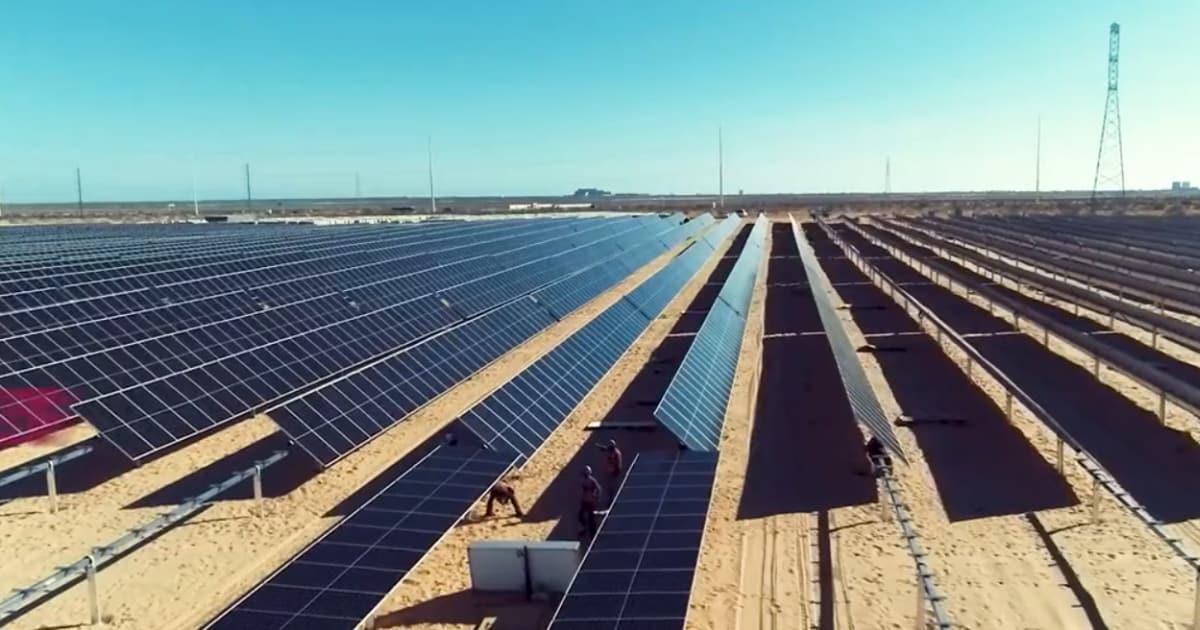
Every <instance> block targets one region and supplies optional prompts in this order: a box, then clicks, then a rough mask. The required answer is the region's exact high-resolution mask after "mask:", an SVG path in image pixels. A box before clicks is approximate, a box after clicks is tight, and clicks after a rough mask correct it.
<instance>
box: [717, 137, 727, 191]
mask: <svg viewBox="0 0 1200 630" xmlns="http://www.w3.org/2000/svg"><path fill="white" fill-rule="evenodd" d="M717 198H718V199H719V200H720V204H721V207H722V208H724V207H725V143H724V142H723V140H722V138H721V128H720V127H717Z"/></svg>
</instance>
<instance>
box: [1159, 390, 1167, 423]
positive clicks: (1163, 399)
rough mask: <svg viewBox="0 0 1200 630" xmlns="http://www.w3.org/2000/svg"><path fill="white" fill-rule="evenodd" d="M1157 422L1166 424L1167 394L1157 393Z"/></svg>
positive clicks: (1163, 392)
mask: <svg viewBox="0 0 1200 630" xmlns="http://www.w3.org/2000/svg"><path fill="white" fill-rule="evenodd" d="M1158 421H1159V422H1161V423H1163V424H1166V423H1167V392H1165V391H1159V392H1158Z"/></svg>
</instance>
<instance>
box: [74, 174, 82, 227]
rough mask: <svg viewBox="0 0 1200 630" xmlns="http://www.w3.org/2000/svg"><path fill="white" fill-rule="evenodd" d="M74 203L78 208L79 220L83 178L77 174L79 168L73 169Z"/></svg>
mask: <svg viewBox="0 0 1200 630" xmlns="http://www.w3.org/2000/svg"><path fill="white" fill-rule="evenodd" d="M75 203H76V204H77V205H78V207H79V218H80V219H82V218H83V178H82V176H80V174H79V167H78V166H76V167H75Z"/></svg>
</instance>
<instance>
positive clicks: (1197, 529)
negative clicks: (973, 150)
mask: <svg viewBox="0 0 1200 630" xmlns="http://www.w3.org/2000/svg"><path fill="white" fill-rule="evenodd" d="M968 268H970V269H973V270H977V268H976V267H975V266H974V265H970V264H969V265H968ZM1004 284H1005V286H1007V287H1009V288H1011V289H1014V290H1017V291H1019V292H1020V293H1022V294H1023V295H1027V296H1029V297H1032V298H1035V299H1039V300H1041V301H1043V302H1046V303H1047V304H1051V305H1054V306H1058V307H1059V308H1062V309H1064V310H1067V311H1069V312H1072V313H1075V314H1078V315H1080V316H1083V317H1086V318H1088V319H1091V320H1092V321H1095V322H1096V323H1098V324H1101V325H1103V326H1105V327H1108V328H1109V329H1111V330H1115V331H1117V332H1121V333H1123V334H1126V335H1129V336H1130V337H1133V338H1134V339H1136V340H1138V341H1140V342H1141V343H1143V344H1145V345H1146V346H1148V347H1149V346H1152V345H1153V346H1154V347H1156V348H1158V349H1159V350H1160V351H1162V352H1163V353H1164V354H1166V355H1168V356H1171V357H1174V358H1176V359H1179V360H1181V361H1184V362H1186V363H1190V364H1192V365H1200V353H1197V352H1195V351H1193V350H1191V349H1189V348H1186V347H1183V346H1180V345H1178V344H1175V343H1173V342H1171V341H1168V340H1164V339H1162V338H1159V339H1157V340H1155V339H1154V335H1153V334H1152V333H1151V332H1150V331H1147V330H1145V329H1143V328H1139V327H1137V326H1134V325H1132V324H1129V323H1126V322H1122V321H1120V320H1114V321H1112V322H1110V321H1109V318H1108V316H1107V315H1104V314H1102V313H1098V312H1095V311H1092V310H1089V309H1087V308H1084V307H1082V306H1079V305H1078V304H1075V303H1074V302H1069V301H1066V300H1060V299H1054V298H1049V297H1046V296H1045V295H1042V294H1041V293H1039V292H1037V291H1034V290H1032V289H1030V288H1029V287H1023V286H1018V285H1017V284H1016V283H1011V282H1005V283H1004ZM959 293H960V294H963V295H965V294H964V293H963V292H962V291H959ZM970 299H971V300H972V301H973V302H975V303H976V304H978V305H980V306H986V301H985V300H983V299H982V298H980V297H979V296H974V295H973V296H971V297H970ZM994 308H995V310H996V311H997V312H998V313H1005V314H1007V315H1008V318H1009V319H1010V320H1014V318H1013V317H1012V314H1011V313H1010V312H1009V311H1007V310H1005V309H1004V308H1003V307H1000V306H996V307H994ZM1019 328H1020V329H1021V330H1022V331H1023V332H1025V333H1026V334H1028V335H1030V336H1031V337H1034V338H1037V339H1040V338H1042V336H1043V332H1044V331H1043V330H1042V329H1041V328H1040V327H1038V326H1037V325H1036V324H1033V323H1032V322H1029V321H1028V320H1025V319H1022V320H1020V322H1019ZM1049 340H1050V343H1049V345H1048V346H1047V347H1048V348H1050V349H1051V350H1052V351H1054V352H1055V353H1056V354H1058V355H1059V356H1062V357H1064V358H1066V359H1068V360H1070V361H1071V362H1073V363H1075V364H1076V365H1079V366H1081V367H1085V368H1087V369H1092V367H1093V362H1092V359H1091V357H1090V355H1088V354H1087V353H1086V352H1084V351H1082V350H1080V349H1079V348H1077V347H1076V346H1074V345H1073V344H1071V343H1069V342H1067V341H1065V340H1063V339H1061V338H1059V337H1057V336H1055V335H1054V334H1053V333H1050V336H1049ZM1100 379H1101V381H1102V382H1104V383H1105V384H1107V385H1108V386H1109V387H1111V388H1112V389H1113V390H1115V391H1117V392H1118V393H1120V394H1121V395H1123V396H1124V397H1126V398H1128V399H1129V400H1131V401H1133V402H1134V403H1136V404H1137V405H1138V406H1139V407H1141V408H1143V409H1145V410H1147V411H1149V412H1151V413H1154V414H1157V413H1158V403H1159V396H1158V393H1157V391H1156V390H1154V389H1151V388H1148V387H1146V386H1144V385H1142V384H1141V383H1140V382H1138V381H1136V380H1134V379H1132V378H1130V377H1127V376H1125V375H1124V374H1122V373H1120V372H1118V371H1116V370H1113V369H1110V368H1107V367H1102V368H1101V372H1100ZM1165 425H1166V426H1167V427H1169V428H1170V429H1173V430H1175V431H1178V432H1181V433H1185V434H1187V435H1189V436H1190V437H1191V440H1193V441H1195V442H1200V418H1197V417H1196V416H1195V415H1193V414H1192V413H1191V412H1190V411H1188V410H1187V409H1184V408H1182V407H1179V406H1176V405H1173V404H1170V403H1168V405H1167V416H1166V422H1165ZM1171 527H1172V529H1173V530H1174V531H1176V532H1177V535H1180V536H1182V537H1183V538H1185V539H1186V540H1188V541H1190V543H1191V545H1192V547H1191V548H1192V550H1193V553H1195V552H1196V551H1198V550H1200V519H1190V520H1186V521H1182V522H1179V523H1175V524H1173V525H1172V526H1171ZM1159 544H1161V543H1159Z"/></svg>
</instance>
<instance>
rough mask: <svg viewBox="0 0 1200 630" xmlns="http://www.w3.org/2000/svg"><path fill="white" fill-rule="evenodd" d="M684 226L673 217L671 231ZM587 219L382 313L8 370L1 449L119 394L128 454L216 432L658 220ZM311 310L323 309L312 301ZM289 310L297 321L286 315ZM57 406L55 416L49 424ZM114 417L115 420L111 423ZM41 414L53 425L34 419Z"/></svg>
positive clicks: (256, 324)
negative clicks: (216, 423)
mask: <svg viewBox="0 0 1200 630" xmlns="http://www.w3.org/2000/svg"><path fill="white" fill-rule="evenodd" d="M677 221H678V218H674V219H672V220H671V221H669V222H668V223H669V224H673V223H675V222H677ZM547 223H557V222H555V221H547ZM581 223H587V224H589V225H591V226H592V227H590V228H587V229H586V230H583V231H581V232H575V231H571V232H570V233H568V234H565V235H563V236H561V237H560V238H559V239H557V240H555V241H550V242H545V243H538V244H536V245H533V246H520V247H518V248H517V249H518V250H519V251H522V252H524V255H525V256H526V257H527V258H528V260H527V261H526V263H525V264H524V265H517V266H514V267H511V268H504V267H500V266H498V265H499V263H497V262H496V261H497V260H504V261H506V262H507V263H509V264H510V265H511V264H512V263H516V262H518V261H520V260H521V259H519V258H515V256H514V255H512V253H511V250H510V251H507V252H505V251H502V252H497V253H496V255H495V256H484V257H482V258H479V259H476V260H475V263H474V266H473V269H472V271H471V273H472V274H473V275H474V276H475V277H474V278H473V279H472V280H470V281H467V282H461V280H462V278H463V274H462V273H461V272H458V271H455V272H446V275H445V276H444V281H443V284H442V285H438V284H435V282H436V279H437V278H438V271H439V270H440V271H443V272H444V271H445V269H444V268H441V267H433V268H432V269H430V270H429V272H428V273H423V275H422V277H423V278H424V280H423V282H422V283H421V284H420V285H418V288H417V289H416V290H425V291H430V293H427V294H425V295H421V296H419V297H415V298H413V299H409V300H407V301H397V302H396V303H394V304H391V305H389V306H386V307H384V308H378V309H375V310H363V309H361V308H357V307H355V306H349V307H348V308H343V309H338V310H332V309H333V308H334V307H333V306H332V305H330V304H326V303H324V302H322V303H320V304H321V305H324V306H325V308H324V309H321V310H315V311H300V312H299V313H296V312H289V313H283V312H279V311H264V312H258V313H255V314H253V315H247V316H243V317H235V318H230V319H228V320H224V321H221V322H216V323H213V324H208V325H205V326H201V327H197V328H193V329H190V330H186V331H181V332H178V333H174V334H170V335H162V336H158V337H151V338H149V339H144V340H140V341H137V342H135V343H132V344H127V345H118V346H116V347H111V348H106V349H103V350H100V351H98V352H92V353H85V354H83V355H82V356H76V357H73V358H70V359H68V360H65V361H51V362H47V363H43V364H41V365H37V366H33V367H26V368H25V369H23V370H21V371H19V372H11V371H9V372H6V373H3V374H0V385H2V386H3V389H5V390H6V391H8V392H10V396H9V398H10V399H13V400H12V402H10V404H8V405H6V406H5V407H3V408H0V419H3V420H6V421H7V424H8V425H10V426H9V427H0V431H2V430H3V429H4V428H7V429H8V431H7V434H0V443H2V442H3V441H5V439H12V438H15V437H19V436H20V435H21V434H23V433H25V432H28V431H31V430H37V429H42V428H44V426H45V425H46V424H51V423H54V422H62V421H65V420H67V419H68V418H69V417H70V416H71V411H70V410H69V409H67V408H66V406H67V405H69V404H70V403H74V402H79V401H90V400H93V399H95V398H98V397H100V396H104V395H114V392H117V393H118V394H116V395H119V396H123V397H124V398H123V399H116V400H115V401H114V402H113V403H112V405H106V407H108V409H96V410H95V411H94V413H96V414H97V416H98V422H99V423H100V424H102V425H105V426H103V427H101V428H102V430H104V429H105V428H108V429H111V430H112V431H114V432H115V433H114V435H115V438H113V439H114V440H115V441H120V442H121V443H122V444H123V445H124V446H125V447H127V449H126V452H127V453H128V454H130V455H131V456H134V457H140V456H145V455H146V454H148V453H149V452H152V451H153V450H156V449H158V448H161V447H163V446H165V445H166V444H169V443H172V442H174V441H177V440H178V439H182V438H183V437H186V436H188V435H191V434H194V433H195V432H197V431H198V430H203V428H206V427H205V426H199V425H197V424H196V423H197V419H201V420H203V419H205V418H212V417H221V418H226V417H228V414H227V413H226V412H230V411H233V410H238V411H239V412H244V410H247V409H250V408H253V405H261V404H262V403H264V402H266V401H269V400H271V399H274V398H278V397H279V396H281V395H283V394H286V393H288V392H290V391H294V389H295V388H296V387H302V386H305V385H311V384H313V383H315V382H317V381H318V380H320V379H321V378H325V377H328V376H331V375H332V373H333V372H336V371H337V370H342V369H346V368H348V367H352V366H353V365H354V364H355V363H359V362H362V361H364V360H367V359H370V358H371V357H373V356H378V355H380V354H382V353H386V352H389V351H391V350H394V349H396V348H397V347H399V346H401V345H403V344H404V343H407V342H411V341H413V340H416V339H418V338H420V337H421V336H424V335H427V334H429V333H431V332H434V331H436V330H438V329H441V328H445V327H446V326H448V325H450V324H452V323H453V322H455V321H460V320H462V319H463V318H464V317H470V316H472V315H473V314H475V313H477V312H479V311H481V310H484V309H486V308H490V307H492V306H495V305H497V304H499V303H501V302H503V301H504V300H506V299H509V298H511V297H512V295H513V293H515V294H520V293H522V292H528V291H530V290H533V289H536V288H538V287H539V286H541V285H543V284H546V283H548V282H550V281H553V280H559V279H562V278H563V277H566V276H567V275H569V274H570V273H572V272H574V271H577V270H578V269H579V268H580V267H581V266H586V264H591V263H594V262H595V261H596V260H597V259H599V258H600V257H602V256H604V255H610V256H611V255H616V254H617V253H619V252H622V251H624V250H623V249H622V247H627V246H628V245H629V244H630V243H632V242H634V241H636V240H637V239H636V237H637V236H638V235H639V234H641V229H642V227H643V226H646V225H655V224H659V223H660V221H659V220H658V219H656V218H651V217H642V218H638V219H626V220H619V221H618V222H595V221H592V222H581ZM613 223H619V225H614V224H613ZM652 234H653V231H652V232H651V233H650V234H641V236H642V237H643V238H645V237H647V236H649V235H652ZM588 237H591V238H593V239H594V240H593V242H592V243H589V244H587V245H584V246H581V247H576V246H575V244H576V243H578V242H580V240H582V239H584V238H588ZM489 263H490V264H489ZM530 263H532V264H530ZM585 263H586V264H585ZM404 277H405V278H406V279H411V278H412V276H411V275H409V276H404ZM394 284H395V286H396V287H397V290H398V291H404V292H407V293H408V294H409V295H411V293H412V291H414V289H413V288H409V287H405V286H404V283H403V282H401V281H397V282H396V283H394ZM506 292H508V293H507V294H506ZM398 299H399V298H398ZM452 300H453V301H452ZM303 304H305V305H306V306H309V307H312V308H314V309H319V308H320V306H318V305H316V304H314V303H313V302H312V301H309V302H304V303H303ZM450 306H453V307H457V308H449V307H450ZM285 314H286V315H290V316H286V317H281V315H285ZM118 341H119V340H118ZM148 382H149V383H153V385H152V386H151V389H150V390H147V389H146V386H147V383H148ZM12 392H16V395H11V394H12ZM64 392H65V393H66V395H65V396H64V395H63V394H64ZM125 392H130V394H128V395H126V394H125ZM143 394H144V395H143ZM131 396H133V397H135V398H133V399H131ZM64 400H65V402H64ZM197 400H202V401H204V402H203V403H202V405H200V406H198V405H197V404H195V403H194V402H193V401H197ZM142 404H144V405H145V406H147V407H150V408H151V409H155V410H157V411H159V412H166V413H167V414H168V415H169V416H170V417H164V418H163V421H165V422H168V423H169V424H170V426H171V428H172V429H173V431H166V434H165V435H164V433H163V431H162V430H161V429H163V427H162V425H161V424H159V425H158V426H149V425H147V426H145V427H144V428H143V427H138V429H142V430H141V431H137V430H133V429H134V428H133V427H129V426H128V425H129V423H128V420H127V418H130V417H132V418H134V419H135V421H136V419H137V418H145V417H147V415H146V414H141V412H140V411H139V409H143V407H142ZM179 404H190V405H191V407H184V414H183V415H184V417H183V418H179V416H180V415H181V414H180V413H178V412H172V411H171V408H172V407H176V406H178V405H179ZM122 405H124V407H122ZM205 406H206V407H205ZM112 407H116V409H112ZM47 408H50V409H52V410H53V411H54V412H55V413H51V414H49V417H48V418H47V411H46V410H47ZM39 412H40V413H39ZM130 414H133V415H132V416H130ZM104 416H108V417H111V418H115V421H114V422H110V423H107V424H105V418H104ZM39 418H40V419H41V420H43V422H35V421H34V420H37V419H39ZM0 424H3V423H0ZM147 438H150V439H147Z"/></svg>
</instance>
